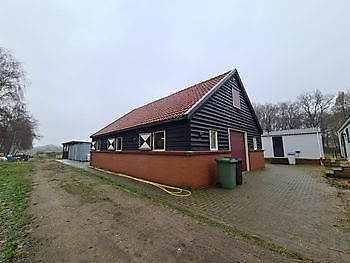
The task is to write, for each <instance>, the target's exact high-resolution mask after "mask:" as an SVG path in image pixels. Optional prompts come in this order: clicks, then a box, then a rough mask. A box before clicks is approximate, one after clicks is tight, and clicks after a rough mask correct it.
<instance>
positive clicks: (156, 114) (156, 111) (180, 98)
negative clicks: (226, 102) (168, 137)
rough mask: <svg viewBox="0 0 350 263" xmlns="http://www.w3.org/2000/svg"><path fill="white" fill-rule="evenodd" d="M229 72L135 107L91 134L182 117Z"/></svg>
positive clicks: (95, 134) (100, 133)
mask: <svg viewBox="0 0 350 263" xmlns="http://www.w3.org/2000/svg"><path fill="white" fill-rule="evenodd" d="M230 72H232V71H228V72H225V73H223V74H221V75H218V76H216V77H213V78H211V79H208V80H206V81H203V82H200V83H198V84H195V85H193V86H191V87H188V88H185V89H183V90H181V91H178V92H176V93H174V94H171V95H169V96H167V97H164V98H161V99H159V100H156V101H154V102H151V103H149V104H146V105H144V106H142V107H139V108H136V109H134V110H132V111H130V112H129V113H127V114H125V115H124V116H122V117H121V118H119V119H117V120H116V121H114V122H112V123H111V124H109V125H107V126H106V127H104V128H102V129H101V130H99V131H98V132H96V133H94V134H93V135H91V136H92V137H93V136H98V135H102V134H107V133H111V132H115V131H121V130H126V129H130V128H134V127H138V126H143V125H147V124H153V123H157V122H162V121H167V120H172V119H179V118H182V117H184V116H185V115H186V114H187V112H188V111H189V110H190V109H191V108H192V107H194V106H195V105H196V103H198V102H199V101H200V100H201V99H202V98H203V97H205V95H206V94H207V93H208V92H210V90H212V89H213V88H214V87H215V86H216V85H217V84H218V83H219V82H220V81H221V80H223V79H224V78H225V77H226V76H228V74H229V73H230Z"/></svg>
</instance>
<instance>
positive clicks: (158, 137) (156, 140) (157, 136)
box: [153, 131, 165, 150]
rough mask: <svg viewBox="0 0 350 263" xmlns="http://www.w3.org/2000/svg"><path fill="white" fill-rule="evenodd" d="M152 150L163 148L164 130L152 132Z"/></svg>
mask: <svg viewBox="0 0 350 263" xmlns="http://www.w3.org/2000/svg"><path fill="white" fill-rule="evenodd" d="M153 150H165V131H159V132H155V133H153Z"/></svg>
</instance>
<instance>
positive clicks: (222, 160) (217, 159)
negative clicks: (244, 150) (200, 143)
mask: <svg viewBox="0 0 350 263" xmlns="http://www.w3.org/2000/svg"><path fill="white" fill-rule="evenodd" d="M215 161H217V162H219V163H220V162H222V163H237V162H238V159H236V158H216V159H215Z"/></svg>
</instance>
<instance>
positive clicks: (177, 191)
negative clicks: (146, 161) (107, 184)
mask: <svg viewBox="0 0 350 263" xmlns="http://www.w3.org/2000/svg"><path fill="white" fill-rule="evenodd" d="M89 168H92V169H95V170H97V171H101V172H104V173H109V174H113V175H118V176H120V177H124V178H128V179H131V180H135V181H138V182H142V183H145V184H150V185H153V186H155V187H158V188H160V189H161V190H163V191H164V192H166V193H168V194H170V195H173V196H178V197H186V196H190V195H191V191H189V190H186V189H182V188H179V187H174V186H170V185H165V184H160V183H155V182H152V181H148V180H145V179H141V178H136V177H133V176H130V175H126V174H121V173H115V172H111V171H106V170H103V169H100V168H96V167H93V166H89Z"/></svg>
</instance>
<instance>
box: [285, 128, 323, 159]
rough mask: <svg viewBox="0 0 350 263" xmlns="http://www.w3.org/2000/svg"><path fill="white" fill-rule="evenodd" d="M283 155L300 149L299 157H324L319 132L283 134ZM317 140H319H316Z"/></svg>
mask: <svg viewBox="0 0 350 263" xmlns="http://www.w3.org/2000/svg"><path fill="white" fill-rule="evenodd" d="M282 139H283V146H284V156H285V157H287V156H288V153H289V152H295V151H297V150H299V151H300V154H299V158H310V159H319V158H320V157H324V154H323V146H322V140H320V135H319V134H301V135H289V136H283V137H282ZM318 140H320V141H319V142H318Z"/></svg>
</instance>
